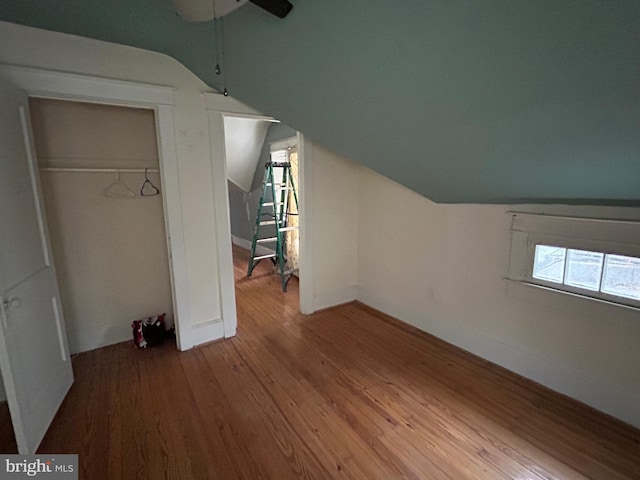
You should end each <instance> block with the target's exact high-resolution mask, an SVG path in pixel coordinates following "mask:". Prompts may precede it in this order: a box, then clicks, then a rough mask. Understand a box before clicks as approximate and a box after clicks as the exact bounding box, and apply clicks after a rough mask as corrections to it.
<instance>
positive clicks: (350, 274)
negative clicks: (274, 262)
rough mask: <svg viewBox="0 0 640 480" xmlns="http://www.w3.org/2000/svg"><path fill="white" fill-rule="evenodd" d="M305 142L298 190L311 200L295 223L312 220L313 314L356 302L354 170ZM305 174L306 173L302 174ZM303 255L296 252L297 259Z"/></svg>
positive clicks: (343, 159) (339, 157)
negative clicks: (305, 190) (309, 173)
mask: <svg viewBox="0 0 640 480" xmlns="http://www.w3.org/2000/svg"><path fill="white" fill-rule="evenodd" d="M305 142H306V143H307V144H308V145H309V146H310V148H305V156H304V158H303V160H302V162H303V163H305V164H306V165H303V167H302V168H303V169H304V171H305V173H304V174H303V177H304V181H305V183H304V185H303V186H302V187H301V190H302V193H303V194H305V192H304V189H307V190H311V192H310V193H311V199H310V201H307V202H306V206H307V209H308V210H307V211H306V212H303V213H302V219H301V220H303V221H304V217H305V215H307V216H308V218H309V219H311V222H312V231H311V238H310V239H309V240H310V243H311V257H312V258H311V264H312V269H313V270H312V271H313V274H312V275H313V278H312V292H313V293H312V300H311V305H312V311H315V310H320V309H323V308H327V307H330V306H333V305H337V304H340V303H345V302H349V301H351V300H354V299H355V298H356V294H357V289H356V285H357V280H358V279H357V261H358V255H357V232H358V230H357V221H358V188H357V184H358V172H359V167H358V166H357V165H356V164H354V163H352V162H350V161H348V160H347V159H346V158H344V157H342V156H339V155H337V154H335V153H333V152H331V151H330V150H327V149H326V148H324V147H321V146H319V145H316V144H313V143H312V142H310V141H308V140H305ZM309 171H311V175H308V173H306V172H309ZM302 234H304V231H303V232H302V233H301V235H302ZM301 241H302V239H301ZM304 255H305V251H304V250H301V257H303V256H304ZM302 260H303V258H301V261H302ZM301 268H302V267H301ZM301 275H304V272H302V271H301Z"/></svg>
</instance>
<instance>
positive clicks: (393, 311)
mask: <svg viewBox="0 0 640 480" xmlns="http://www.w3.org/2000/svg"><path fill="white" fill-rule="evenodd" d="M357 297H358V298H357V299H358V300H359V301H360V302H362V303H364V304H365V305H368V306H370V307H372V308H375V309H376V310H379V311H381V312H383V313H386V314H387V315H391V316H392V317H395V318H397V319H399V320H401V321H403V322H406V323H408V324H410V325H412V326H414V327H416V328H418V329H420V330H423V331H425V332H427V333H429V334H431V335H434V336H436V337H438V338H440V339H442V340H444V341H446V342H448V343H451V344H453V345H455V346H457V347H460V348H462V349H463V350H466V351H468V352H471V353H473V354H475V355H478V356H479V357H482V358H484V359H486V360H488V361H490V362H492V363H495V364H497V365H500V366H501V367H504V368H506V369H507V370H511V371H512V372H515V373H517V374H519V375H522V376H523V377H525V378H528V379H530V380H533V381H535V382H538V383H540V384H542V385H544V386H546V387H548V388H550V389H552V390H555V391H556V392H559V393H562V394H564V395H567V396H569V397H571V398H573V399H575V400H578V401H580V402H582V403H585V404H587V405H589V406H591V407H593V408H595V409H597V410H600V411H602V412H604V413H607V414H609V415H611V416H613V417H616V418H618V419H620V420H622V421H623V422H626V423H629V424H631V425H633V426H635V427H640V409H638V405H640V396H639V395H637V394H634V393H633V392H629V391H625V390H622V389H620V388H618V387H615V386H612V385H609V384H607V383H605V382H602V381H601V380H598V379H596V378H593V377H590V376H587V375H585V374H583V373H581V372H577V371H575V370H573V369H571V368H567V367H566V366H564V365H560V364H557V363H554V362H550V361H549V360H547V359H545V358H543V357H542V356H540V355H538V354H536V353H535V352H531V351H528V350H525V349H523V348H520V347H516V346H514V345H509V344H506V343H503V342H500V341H498V340H496V339H495V338H492V337H489V336H487V335H484V334H482V333H481V332H476V331H470V330H468V329H466V328H463V327H462V326H460V325H454V324H451V323H443V322H437V321H434V320H430V319H427V318H425V317H423V316H420V317H419V318H418V317H417V316H416V315H415V314H414V313H412V312H409V311H405V310H404V309H403V308H402V307H401V306H399V305H395V304H393V303H391V302H387V301H385V300H382V299H380V297H379V296H378V295H375V294H373V293H371V292H369V291H367V290H365V289H362V288H359V289H358V295H357Z"/></svg>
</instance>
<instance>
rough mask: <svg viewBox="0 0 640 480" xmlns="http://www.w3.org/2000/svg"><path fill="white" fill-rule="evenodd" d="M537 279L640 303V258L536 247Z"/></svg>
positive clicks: (534, 272) (534, 265)
mask: <svg viewBox="0 0 640 480" xmlns="http://www.w3.org/2000/svg"><path fill="white" fill-rule="evenodd" d="M532 276H533V278H534V279H537V280H543V281H546V282H552V283H558V284H562V285H568V286H571V287H575V288H580V289H584V290H588V291H591V292H600V293H605V294H608V295H613V296H616V297H622V298H630V299H634V300H640V258H635V257H627V256H624V255H615V254H605V253H601V252H590V251H587V250H577V249H572V248H562V247H554V246H552V245H536V251H535V257H534V261H533V275H532Z"/></svg>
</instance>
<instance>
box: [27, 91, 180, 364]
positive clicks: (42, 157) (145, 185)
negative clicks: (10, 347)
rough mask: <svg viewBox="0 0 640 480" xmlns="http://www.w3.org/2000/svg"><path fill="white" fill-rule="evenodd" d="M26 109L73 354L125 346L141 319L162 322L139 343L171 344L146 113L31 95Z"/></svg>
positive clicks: (158, 190) (166, 267) (160, 202)
mask: <svg viewBox="0 0 640 480" xmlns="http://www.w3.org/2000/svg"><path fill="white" fill-rule="evenodd" d="M30 113H31V123H32V128H33V135H34V141H35V146H36V154H37V158H38V166H39V171H40V180H41V184H42V190H43V192H42V193H43V202H44V206H45V213H46V219H47V225H48V229H49V235H50V239H51V247H52V251H53V258H54V264H55V268H56V277H57V280H58V284H59V288H60V295H61V302H62V310H63V313H64V318H65V325H66V330H67V336H68V341H69V349H70V352H71V354H76V353H80V352H84V351H88V350H93V349H96V348H100V347H104V346H107V345H111V344H115V343H119V342H124V341H131V342H132V348H133V342H134V333H133V328H132V323H133V322H134V321H136V320H145V319H151V320H148V321H147V323H148V324H151V323H155V326H156V327H159V323H160V322H158V321H157V320H159V319H161V322H162V323H163V324H164V326H163V335H160V331H159V328H155V329H154V330H151V329H149V330H147V332H148V333H153V334H154V336H153V338H152V339H151V341H149V342H147V343H150V344H154V343H160V342H161V341H162V342H163V343H166V341H168V342H171V343H173V344H175V339H174V338H175V335H173V332H174V330H173V325H174V318H175V316H174V299H173V288H172V283H173V282H172V274H171V270H170V264H169V249H168V240H167V233H166V228H165V222H166V214H165V205H164V195H163V187H162V181H161V172H160V165H159V155H158V139H157V133H156V119H155V113H154V110H152V109H144V108H133V107H124V106H113V105H105V104H96V103H84V102H78V101H67V100H52V99H41V98H31V99H30ZM156 317H158V318H156ZM164 331H166V333H164ZM144 343H145V342H141V344H142V345H144Z"/></svg>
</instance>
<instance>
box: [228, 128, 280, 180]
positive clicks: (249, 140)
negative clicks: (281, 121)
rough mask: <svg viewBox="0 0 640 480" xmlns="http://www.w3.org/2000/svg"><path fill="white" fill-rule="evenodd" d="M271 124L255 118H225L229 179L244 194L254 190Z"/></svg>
mask: <svg viewBox="0 0 640 480" xmlns="http://www.w3.org/2000/svg"><path fill="white" fill-rule="evenodd" d="M270 123H271V122H267V121H266V120H256V119H253V118H242V117H225V118H224V144H225V154H226V160H227V178H228V179H229V180H230V181H231V182H233V183H234V184H235V185H236V186H237V187H238V188H240V189H241V190H242V191H244V192H250V191H251V189H252V185H253V177H254V175H255V173H256V167H257V166H258V161H259V160H260V151H261V150H262V145H263V144H264V139H265V137H266V135H267V129H268V128H269V125H270Z"/></svg>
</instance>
